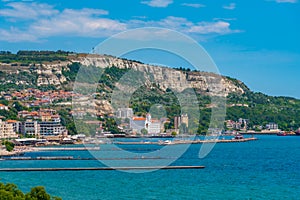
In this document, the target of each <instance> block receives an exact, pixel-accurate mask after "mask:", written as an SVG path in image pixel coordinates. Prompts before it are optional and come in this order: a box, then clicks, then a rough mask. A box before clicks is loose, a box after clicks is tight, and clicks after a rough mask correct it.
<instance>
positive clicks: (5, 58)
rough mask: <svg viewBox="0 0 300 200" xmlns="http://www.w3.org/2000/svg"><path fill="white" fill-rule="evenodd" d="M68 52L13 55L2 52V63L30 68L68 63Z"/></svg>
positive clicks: (0, 56) (30, 52)
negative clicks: (62, 62)
mask: <svg viewBox="0 0 300 200" xmlns="http://www.w3.org/2000/svg"><path fill="white" fill-rule="evenodd" d="M69 53H71V52H66V51H61V50H58V51H18V52H17V54H13V53H11V52H9V51H0V62H2V63H21V64H22V66H28V65H29V64H31V63H40V62H53V61H66V60H67V56H68V54H69Z"/></svg>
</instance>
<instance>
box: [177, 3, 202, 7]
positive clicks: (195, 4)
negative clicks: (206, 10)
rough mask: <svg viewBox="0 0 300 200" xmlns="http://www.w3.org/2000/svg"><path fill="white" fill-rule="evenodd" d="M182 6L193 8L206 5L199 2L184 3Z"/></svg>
mask: <svg viewBox="0 0 300 200" xmlns="http://www.w3.org/2000/svg"><path fill="white" fill-rule="evenodd" d="M181 5H182V6H187V7H193V8H203V7H205V5H203V4H199V3H183V4H181Z"/></svg>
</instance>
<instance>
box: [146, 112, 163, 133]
mask: <svg viewBox="0 0 300 200" xmlns="http://www.w3.org/2000/svg"><path fill="white" fill-rule="evenodd" d="M161 125H162V123H161V121H160V120H157V119H152V118H151V114H150V113H148V114H147V115H146V121H145V129H147V131H148V134H159V133H161V129H162V127H161Z"/></svg>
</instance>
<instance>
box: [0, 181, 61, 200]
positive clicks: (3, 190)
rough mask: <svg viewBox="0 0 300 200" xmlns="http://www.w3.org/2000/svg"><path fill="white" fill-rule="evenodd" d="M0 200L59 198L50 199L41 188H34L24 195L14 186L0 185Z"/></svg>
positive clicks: (59, 199)
mask: <svg viewBox="0 0 300 200" xmlns="http://www.w3.org/2000/svg"><path fill="white" fill-rule="evenodd" d="M0 200H61V198H59V197H51V196H50V195H49V194H48V193H47V192H46V190H45V188H44V187H42V186H37V187H34V188H32V189H31V191H30V192H28V193H27V194H24V193H23V192H22V191H21V190H19V189H18V187H17V186H16V185H14V184H11V183H7V184H3V183H0Z"/></svg>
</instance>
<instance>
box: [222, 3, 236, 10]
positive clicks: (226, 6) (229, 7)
mask: <svg viewBox="0 0 300 200" xmlns="http://www.w3.org/2000/svg"><path fill="white" fill-rule="evenodd" d="M235 7H236V4H235V3H230V4H229V5H224V6H223V8H224V9H227V10H234V9H235Z"/></svg>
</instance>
